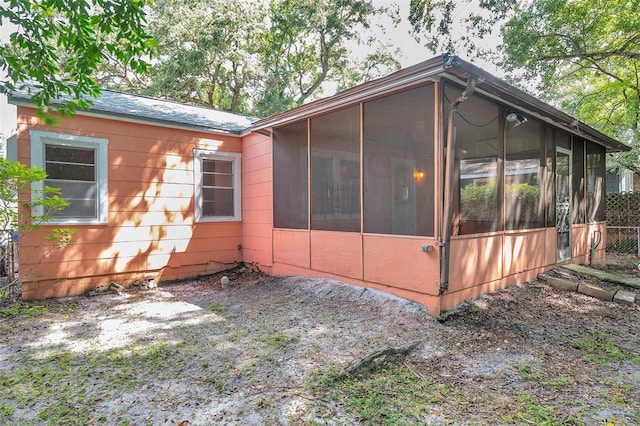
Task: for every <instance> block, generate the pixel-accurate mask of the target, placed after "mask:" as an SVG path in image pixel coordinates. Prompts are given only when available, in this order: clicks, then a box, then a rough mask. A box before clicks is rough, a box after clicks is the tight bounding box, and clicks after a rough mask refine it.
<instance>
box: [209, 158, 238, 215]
mask: <svg viewBox="0 0 640 426" xmlns="http://www.w3.org/2000/svg"><path fill="white" fill-rule="evenodd" d="M233 184H234V177H233V161H228V160H217V159H216V160H213V159H202V200H201V202H202V215H203V216H234V215H235V207H234V188H233Z"/></svg>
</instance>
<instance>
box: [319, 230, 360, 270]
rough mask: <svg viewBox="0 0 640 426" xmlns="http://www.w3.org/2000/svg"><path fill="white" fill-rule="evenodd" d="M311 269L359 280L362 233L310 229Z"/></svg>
mask: <svg viewBox="0 0 640 426" xmlns="http://www.w3.org/2000/svg"><path fill="white" fill-rule="evenodd" d="M311 269H315V270H316V271H323V272H329V273H332V274H336V275H342V276H345V277H349V278H356V279H359V280H361V279H362V278H363V277H362V235H361V234H359V233H355V232H331V231H311Z"/></svg>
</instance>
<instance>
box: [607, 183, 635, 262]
mask: <svg viewBox="0 0 640 426" xmlns="http://www.w3.org/2000/svg"><path fill="white" fill-rule="evenodd" d="M639 242H640V192H619V193H615V192H614V193H608V194H607V247H606V250H607V252H609V253H628V254H634V255H636V256H640V244H639Z"/></svg>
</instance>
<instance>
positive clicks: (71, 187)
mask: <svg viewBox="0 0 640 426" xmlns="http://www.w3.org/2000/svg"><path fill="white" fill-rule="evenodd" d="M95 152H96V151H95V149H88V148H75V147H73V148H72V147H67V146H64V147H63V146H57V145H46V146H45V171H46V172H47V179H46V180H45V185H47V186H50V187H53V188H60V190H61V197H62V198H64V200H65V201H67V202H68V203H69V205H68V206H67V207H65V208H64V209H63V210H60V211H55V212H51V215H52V216H55V217H60V218H83V219H84V218H88V219H90V218H96V217H97V214H98V212H97V200H98V191H97V189H98V188H97V184H96V168H95Z"/></svg>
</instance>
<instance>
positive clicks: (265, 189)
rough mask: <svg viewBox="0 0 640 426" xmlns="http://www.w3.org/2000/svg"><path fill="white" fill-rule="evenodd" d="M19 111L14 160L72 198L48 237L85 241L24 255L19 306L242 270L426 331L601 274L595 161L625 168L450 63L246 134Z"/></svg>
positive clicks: (599, 178)
mask: <svg viewBox="0 0 640 426" xmlns="http://www.w3.org/2000/svg"><path fill="white" fill-rule="evenodd" d="M110 98H114V99H111V101H109V99H110ZM13 102H14V103H16V104H17V105H18V106H19V108H18V113H19V126H18V127H19V128H18V145H19V158H20V159H21V161H24V162H25V163H31V164H37V165H42V166H46V167H47V170H51V171H53V172H54V173H53V174H52V173H51V172H50V176H49V179H48V181H47V182H46V183H47V184H49V185H56V186H62V187H63V191H66V195H67V198H71V207H69V208H67V210H65V211H63V213H62V214H61V215H60V217H59V222H58V224H59V225H66V224H69V225H73V226H74V227H75V228H76V229H77V230H78V231H77V234H76V240H77V242H76V243H74V244H72V245H70V246H69V247H67V248H66V249H64V250H62V251H59V252H52V253H51V254H50V255H49V256H48V257H46V258H44V259H42V255H43V253H42V249H40V248H38V246H39V245H41V236H39V235H30V236H27V237H25V238H23V240H22V241H21V245H20V251H21V252H20V256H21V264H22V267H23V268H24V267H25V261H27V262H28V263H29V265H30V266H32V268H33V270H34V272H33V273H32V274H31V275H30V278H27V279H26V280H25V282H24V284H23V289H24V290H23V292H24V296H23V297H24V298H27V299H33V298H41V297H52V296H61V295H66V294H79V293H82V292H84V291H86V290H88V289H91V288H94V287H96V286H99V285H106V283H108V282H109V281H111V280H115V281H118V282H121V283H125V284H127V283H130V282H132V281H134V280H136V279H144V278H145V277H152V278H155V279H159V280H174V279H180V278H186V277H192V276H197V275H202V274H208V273H211V272H215V271H218V270H221V269H224V268H228V267H230V266H232V265H234V264H236V263H238V262H241V261H242V262H244V263H245V264H247V265H251V266H253V267H255V268H259V269H260V270H262V271H264V272H267V273H270V274H275V275H302V276H316V277H329V278H336V279H339V280H342V281H345V282H349V283H353V284H356V285H361V286H368V287H373V288H377V289H381V290H384V291H387V292H390V293H393V294H396V295H399V296H402V297H406V298H408V299H412V300H415V301H417V302H420V303H422V304H423V305H425V306H426V307H427V309H428V310H429V312H430V313H432V314H433V315H435V316H438V315H440V313H441V312H443V311H446V310H450V309H451V308H453V307H454V306H455V305H457V304H458V303H460V302H462V301H464V300H466V299H469V298H472V297H475V296H477V295H480V294H482V293H485V292H488V291H492V290H495V289H498V288H501V287H504V286H506V285H509V284H513V283H518V282H524V281H527V280H530V279H532V278H534V277H535V276H536V275H537V274H538V273H540V272H542V271H545V270H548V269H549V268H551V267H552V266H553V265H555V264H556V263H558V262H579V263H586V262H589V261H598V260H599V259H602V258H603V256H604V246H605V245H604V244H598V243H599V241H600V240H601V239H604V238H605V237H606V226H605V221H604V201H605V196H604V189H605V153H606V152H612V151H621V150H628V147H627V146H626V145H624V144H621V143H620V142H618V141H616V140H614V139H612V138H610V137H608V136H606V135H604V134H602V133H601V132H599V131H597V130H595V129H593V128H591V127H589V126H587V125H585V124H584V123H581V122H579V121H577V120H576V119H575V118H573V117H571V116H569V115H567V114H564V113H563V112H561V111H559V110H557V109H555V108H553V107H551V106H549V105H547V104H545V103H543V102H541V101H539V100H537V99H535V98H534V97H532V96H530V95H528V94H526V93H524V92H523V91H520V90H518V89H516V88H514V87H512V86H510V85H508V84H507V83H505V82H503V81H501V80H499V79H497V78H496V77H494V76H492V75H490V74H488V73H487V72H485V71H484V70H482V69H480V68H478V67H476V66H474V65H473V64H471V63H468V62H465V61H463V60H461V59H460V58H458V57H456V56H450V55H443V56H442V57H435V58H432V59H430V60H427V61H425V62H423V63H420V64H418V65H415V66H412V67H409V68H406V69H404V70H401V71H398V72H396V73H394V74H391V75H389V76H387V77H384V78H380V79H377V80H374V81H371V82H368V83H365V84H362V85H360V86H357V87H354V88H351V89H348V90H345V91H343V92H340V93H338V94H336V95H334V96H331V97H328V98H325V99H321V100H318V101H315V102H311V103H309V104H306V105H303V106H300V107H298V108H295V109H293V110H290V111H287V112H284V113H281V114H277V115H274V116H272V117H268V118H265V119H260V120H256V121H253V120H251V119H249V118H247V117H242V116H237V115H233V114H228V113H223V112H219V111H217V112H211V111H209V112H205V111H204V110H200V109H197V111H196V110H195V109H193V107H187V106H184V105H178V104H172V103H168V102H164V101H158V100H151V99H146V98H140V97H135V96H131V95H123V94H115V93H112V92H108V91H106V92H105V93H104V94H103V96H102V98H101V99H100V100H98V101H97V102H96V104H95V105H94V107H92V109H91V110H90V111H87V112H79V113H78V115H77V116H76V117H75V118H73V119H64V120H62V121H61V122H60V124H59V125H57V126H56V127H53V128H51V127H47V126H44V125H43V124H42V123H41V122H40V121H39V120H38V119H37V115H36V111H35V109H34V108H33V106H32V105H30V104H29V102H28V99H24V98H14V100H13ZM187 110H189V111H191V112H192V113H193V114H194V115H193V116H191V115H189V113H188V112H187ZM207 113H209V114H212V117H210V118H206V119H205V118H204V117H202V120H200V121H199V120H198V119H196V118H195V117H196V116H197V115H198V114H202V115H205V114H207ZM56 179H58V180H56ZM65 188H66V189H65ZM25 240H26V241H25ZM26 259H28V260H26ZM41 259H42V260H41Z"/></svg>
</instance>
